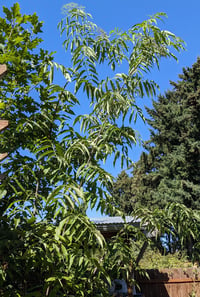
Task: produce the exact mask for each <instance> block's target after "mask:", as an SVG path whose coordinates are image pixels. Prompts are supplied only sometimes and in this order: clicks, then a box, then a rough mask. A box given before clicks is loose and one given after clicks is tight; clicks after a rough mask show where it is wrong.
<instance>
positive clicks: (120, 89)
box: [0, 3, 183, 297]
mask: <svg viewBox="0 0 200 297" xmlns="http://www.w3.org/2000/svg"><path fill="white" fill-rule="evenodd" d="M3 12H4V15H5V17H4V18H0V64H6V65H7V68H8V73H7V75H6V76H5V78H4V79H3V80H1V81H0V97H1V100H2V102H3V103H4V105H3V108H2V109H1V110H0V112H1V116H0V117H1V118H4V119H7V120H9V129H7V130H5V131H4V132H3V134H2V135H1V139H0V142H1V152H5V151H6V152H8V153H9V158H8V159H7V160H6V161H5V162H4V163H2V164H1V172H3V173H4V174H5V176H6V177H5V179H4V180H3V181H2V182H1V185H0V198H1V199H0V237H1V241H0V262H1V268H0V287H1V289H0V292H1V293H2V294H3V296H49V297H51V296H55V295H56V296H69V295H70V296H107V295H108V287H109V284H110V272H111V271H112V269H113V267H115V271H116V275H115V276H119V274H120V273H122V272H124V273H125V274H126V276H127V277H129V278H131V273H132V272H131V269H132V267H133V266H134V259H133V260H132V261H133V263H132V264H131V263H130V254H129V248H128V247H127V246H126V245H124V241H123V240H125V239H123V238H124V237H122V238H120V237H117V238H116V239H115V243H114V244H112V245H107V244H106V243H105V241H104V238H103V237H102V235H101V234H100V233H99V232H98V231H97V229H96V227H95V226H94V225H93V224H92V223H91V222H90V220H89V218H88V217H87V215H86V210H87V208H88V207H89V206H90V207H91V208H94V207H97V208H98V209H100V210H101V211H102V212H105V213H113V211H114V207H113V204H112V202H111V199H110V195H109V194H108V189H110V187H111V185H112V182H113V178H112V176H111V174H110V173H109V172H107V171H106V170H105V169H104V167H103V166H102V163H103V162H106V161H107V159H108V158H109V157H113V156H114V162H113V163H114V164H115V163H116V161H117V160H118V159H120V160H121V163H122V164H123V163H124V162H127V164H128V163H130V160H129V155H128V148H129V147H130V148H131V147H132V144H134V143H135V142H136V135H135V131H134V125H133V124H134V119H136V114H139V115H140V116H141V117H142V112H141V110H140V108H139V107H138V106H137V104H136V98H137V97H143V96H145V95H147V96H151V95H155V93H156V88H157V84H156V83H155V82H154V81H150V80H147V79H146V77H145V74H146V73H147V72H150V70H151V68H152V67H153V66H154V65H157V66H159V60H160V58H162V57H164V58H170V57H175V56H174V52H173V51H179V50H181V49H182V48H183V43H182V40H180V39H179V38H178V37H176V36H175V35H174V34H172V33H170V32H168V31H164V30H160V29H159V27H158V26H157V21H159V20H160V19H162V18H163V17H164V16H165V15H164V14H162V13H161V14H156V15H155V16H152V17H151V18H150V19H149V20H147V21H144V22H142V23H140V24H137V25H134V26H132V27H131V28H130V29H129V30H128V31H126V32H123V31H120V30H117V29H116V30H113V31H111V32H109V33H106V32H104V31H103V30H102V29H100V28H98V27H97V25H96V24H95V23H93V22H91V16H90V15H89V14H88V13H86V12H85V11H84V9H83V8H80V7H78V6H77V7H76V6H75V7H74V6H70V5H68V6H66V7H65V12H66V17H65V18H64V19H63V20H62V21H61V22H60V24H59V29H60V31H61V33H62V34H63V36H64V42H63V45H64V47H65V49H66V51H68V52H69V53H70V55H71V61H70V63H69V64H68V65H65V64H64V63H63V65H61V64H58V63H56V62H55V59H54V55H53V53H49V52H48V51H46V50H44V49H43V48H42V47H41V41H42V39H41V38H40V36H42V23H41V22H40V21H39V20H38V17H37V15H36V14H33V15H22V14H21V13H20V7H19V4H18V3H16V4H14V5H13V7H11V8H10V9H9V8H6V7H4V8H3ZM122 63H125V65H126V73H121V72H120V65H121V64H122ZM102 66H103V67H106V69H110V70H109V73H111V75H110V76H109V75H108V74H107V72H105V74H104V75H103V74H102V72H101V67H102ZM56 69H57V70H58V71H60V72H61V74H62V76H63V80H64V84H63V85H59V84H56V83H55V81H56V80H55V76H56V74H55V70H56ZM82 100H85V101H84V102H88V104H89V106H90V108H89V109H88V113H87V114H80V115H79V114H78V115H77V113H76V112H75V110H76V108H77V106H79V104H80V103H81V101H82ZM127 121H128V122H129V123H130V125H126V123H127ZM132 126H133V127H132ZM138 236H143V235H141V234H140V233H139V231H138ZM117 246H118V248H117V251H118V253H115V251H116V249H115V248H116V247H117ZM108 255H112V256H111V257H110V259H109V258H108ZM122 263H123V264H122ZM129 272H130V275H129V276H128V274H129Z"/></svg>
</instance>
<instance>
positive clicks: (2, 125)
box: [0, 64, 9, 179]
mask: <svg viewBox="0 0 200 297" xmlns="http://www.w3.org/2000/svg"><path fill="white" fill-rule="evenodd" d="M6 72H7V67H6V65H5V64H3V65H0V79H1V78H3V76H4V75H5V74H6ZM8 124H9V122H8V121H7V120H0V131H3V130H4V129H6V128H7V127H8ZM7 156H8V153H1V154H0V161H2V160H3V159H5V158H6V157H7ZM0 179H2V177H1V176H0Z"/></svg>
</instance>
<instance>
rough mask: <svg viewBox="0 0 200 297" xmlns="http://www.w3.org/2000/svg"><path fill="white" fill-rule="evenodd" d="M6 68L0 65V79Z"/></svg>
mask: <svg viewBox="0 0 200 297" xmlns="http://www.w3.org/2000/svg"><path fill="white" fill-rule="evenodd" d="M6 72H7V66H6V65H5V64H2V65H0V79H1V78H2V77H3V76H4V75H5V74H6Z"/></svg>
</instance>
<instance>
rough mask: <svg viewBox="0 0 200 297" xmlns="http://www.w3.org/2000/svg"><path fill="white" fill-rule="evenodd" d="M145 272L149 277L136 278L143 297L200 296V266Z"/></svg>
mask: <svg viewBox="0 0 200 297" xmlns="http://www.w3.org/2000/svg"><path fill="white" fill-rule="evenodd" d="M147 272H148V274H149V277H150V278H149V279H147V278H145V277H143V278H142V277H138V278H137V280H138V282H139V285H140V288H141V291H142V293H143V294H144V296H145V297H189V296H200V268H196V267H191V268H174V269H161V270H158V269H152V270H147ZM192 294H195V295H192Z"/></svg>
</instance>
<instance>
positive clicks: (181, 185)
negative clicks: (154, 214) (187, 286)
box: [115, 58, 200, 210]
mask: <svg viewBox="0 0 200 297" xmlns="http://www.w3.org/2000/svg"><path fill="white" fill-rule="evenodd" d="M179 78H180V80H179V81H178V82H177V83H175V82H171V85H172V86H173V89H172V90H171V91H167V92H166V93H165V94H164V95H163V96H159V98H158V100H157V101H153V108H152V109H149V108H147V111H148V114H149V116H150V118H149V120H148V124H149V125H150V139H149V140H148V141H146V142H145V143H144V144H143V147H144V149H145V151H144V152H143V153H142V154H141V156H140V159H139V161H138V162H137V163H136V166H135V167H134V170H133V177H132V189H131V192H132V193H133V194H132V196H131V198H129V197H130V195H127V196H125V195H123V196H121V197H120V198H119V199H118V201H119V203H121V200H122V199H123V203H122V204H121V205H122V207H124V210H126V206H124V205H126V204H127V205H130V201H134V204H133V203H132V207H134V205H136V204H141V205H145V206H148V207H151V208H154V207H160V208H163V207H164V206H165V205H166V204H167V203H169V202H179V203H183V204H184V205H186V206H187V207H189V208H192V209H200V58H198V59H197V62H196V63H195V64H194V65H193V66H192V67H191V68H189V67H187V68H184V69H183V74H181V75H179ZM129 179H130V178H129ZM115 187H116V185H115ZM133 197H134V199H133ZM129 200H130V201H129ZM129 209H130V207H129Z"/></svg>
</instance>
